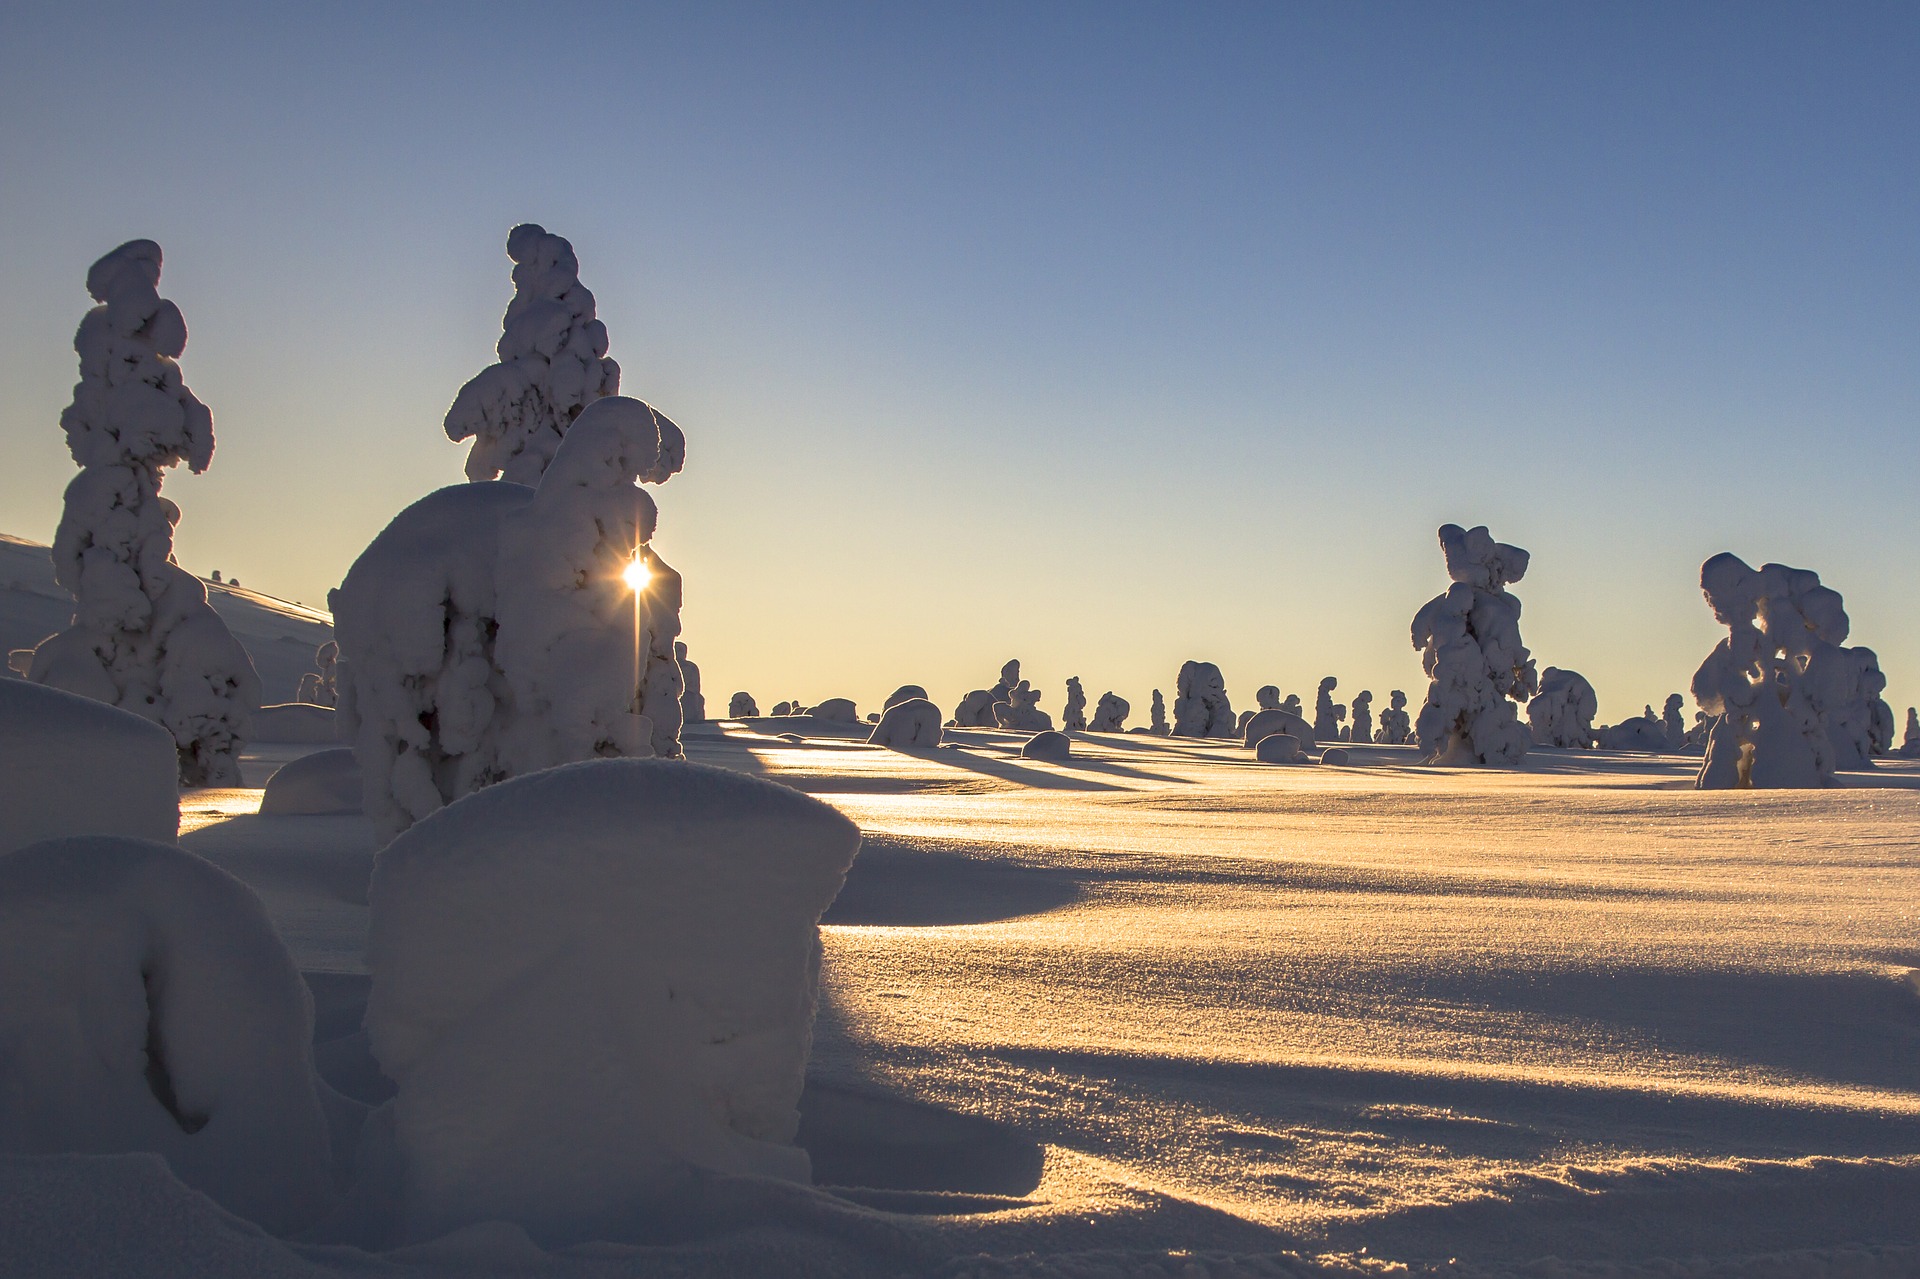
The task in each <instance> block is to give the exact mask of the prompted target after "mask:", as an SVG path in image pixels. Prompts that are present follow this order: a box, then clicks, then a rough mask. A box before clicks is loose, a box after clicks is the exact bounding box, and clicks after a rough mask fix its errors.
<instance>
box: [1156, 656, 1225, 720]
mask: <svg viewBox="0 0 1920 1279" xmlns="http://www.w3.org/2000/svg"><path fill="white" fill-rule="evenodd" d="M1158 695H1159V692H1158V690H1157V689H1156V690H1155V696H1156V697H1157V696H1158ZM1239 726H1240V723H1239V720H1237V719H1236V718H1234V714H1233V705H1232V704H1231V703H1230V702H1228V701H1227V681H1226V677H1225V676H1223V675H1222V674H1221V673H1220V668H1219V667H1218V666H1215V665H1214V664H1213V663H1212V662H1186V663H1183V664H1182V665H1181V667H1180V674H1179V676H1178V678H1177V680H1176V681H1175V684H1174V699H1173V734H1174V736H1176V737H1232V736H1234V734H1235V732H1236V730H1237V729H1238V728H1239Z"/></svg>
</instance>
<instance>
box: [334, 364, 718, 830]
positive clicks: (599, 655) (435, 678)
mask: <svg viewBox="0 0 1920 1279" xmlns="http://www.w3.org/2000/svg"><path fill="white" fill-rule="evenodd" d="M661 423H662V419H661V418H660V417H659V416H658V415H657V414H655V413H654V411H653V410H652V408H651V407H649V406H648V405H646V404H644V403H642V402H641V401H639V400H633V399H628V398H626V397H624V396H608V397H606V398H604V399H599V400H596V401H594V402H593V404H591V405H589V406H588V408H587V409H586V411H585V412H583V413H582V414H581V415H580V417H579V418H578V420H576V421H575V422H574V423H573V426H572V427H571V428H570V429H569V430H568V432H567V436H566V439H565V441H564V442H563V443H562V445H561V447H560V449H559V451H558V452H557V453H555V455H554V458H553V463H552V465H551V466H549V467H548V468H547V470H546V473H545V474H544V475H543V476H542V477H541V480H540V486H539V487H538V488H528V487H526V486H525V485H521V484H510V483H504V482H502V483H492V484H463V485H456V486H453V487H451V488H444V489H441V490H439V491H438V492H435V493H430V494H428V495H427V496H426V497H424V498H421V499H420V500H419V501H418V502H415V503H414V504H413V505H412V506H409V507H408V508H407V509H406V510H404V511H402V512H401V513H400V514H399V515H398V516H396V517H395V518H394V520H393V522H392V523H391V524H389V525H388V526H387V527H386V529H385V530H384V531H382V532H381V534H380V535H379V536H378V537H376V538H375V539H374V540H373V542H372V544H370V545H369V546H368V547H367V549H366V550H365V551H363V552H362V553H361V555H360V557H359V559H357V560H355V561H354V564H353V567H352V568H351V569H350V570H348V573H347V576H346V580H345V581H344V582H343V583H342V584H341V585H340V587H339V589H338V590H336V591H334V592H333V594H332V597H331V598H332V604H333V610H334V620H335V626H336V628H337V635H338V638H339V642H340V653H341V665H342V667H343V668H344V669H343V673H342V697H341V713H342V714H343V715H344V716H345V717H346V723H345V724H343V725H342V738H343V740H351V741H352V742H353V744H354V749H355V751H356V753H357V754H358V756H359V759H360V765H361V769H362V771H363V772H364V774H365V776H366V786H367V798H366V811H367V816H368V818H369V819H370V820H372V822H373V824H374V827H375V829H376V830H377V831H380V832H383V833H386V834H392V833H394V832H397V831H400V830H403V829H405V828H406V827H407V825H409V824H410V823H412V822H415V821H418V820H420V819H421V818H423V817H425V816H426V815H427V814H428V813H431V812H432V811H434V810H435V809H437V808H439V807H440V806H441V805H443V804H446V803H449V802H451V801H452V800H454V799H457V798H458V797H460V796H461V795H465V794H469V793H471V792H473V791H475V790H478V789H479V788H481V787H483V786H486V785H489V784H491V783H493V782H496V781H500V780H502V779H503V778H507V777H513V776H518V775H520V774H523V773H529V772H533V771H535V770H537V769H541V768H548V767H551V766H553V765H556V764H561V763H566V762H569V761H572V760H580V759H591V758H594V757H596V756H623V755H624V756H648V755H661V756H668V757H672V756H677V755H678V754H679V753H680V726H681V713H682V711H681V703H680V696H681V692H682V685H681V676H680V666H679V662H678V661H677V660H676V658H675V656H674V650H673V641H674V638H675V636H677V635H678V634H679V631H680V601H681V583H680V576H679V574H678V573H675V572H674V571H673V569H672V568H671V567H669V566H668V565H667V564H666V562H665V561H664V560H662V559H661V558H660V556H659V555H658V554H657V553H656V552H655V551H654V550H653V548H652V546H651V545H650V540H651V538H652V536H653V532H654V525H655V522H656V518H657V514H656V509H655V506H654V503H653V499H652V498H651V497H650V496H648V494H647V493H646V492H645V490H643V489H641V488H639V487H637V486H636V485H635V483H634V481H635V479H636V478H639V477H642V476H644V475H646V474H647V473H648V472H649V471H650V470H651V469H652V468H653V467H655V466H656V465H657V464H658V459H659V456H660V452H661V443H662V439H663V427H662V424H661ZM635 560H638V561H639V562H640V563H642V564H644V566H645V567H646V569H647V571H648V574H649V576H648V580H647V582H646V584H645V585H644V586H643V587H642V588H641V589H640V590H639V591H638V592H637V593H636V592H635V591H634V590H633V588H631V587H630V586H629V585H628V584H627V582H626V580H625V578H624V576H623V575H624V573H625V572H626V570H627V569H628V567H629V565H630V564H631V563H632V562H634V561H635Z"/></svg>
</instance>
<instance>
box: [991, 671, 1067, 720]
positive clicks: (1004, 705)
mask: <svg viewBox="0 0 1920 1279" xmlns="http://www.w3.org/2000/svg"><path fill="white" fill-rule="evenodd" d="M993 722H994V726H995V727H996V728H1003V729H1006V730H1008V731H1010V732H1017V733H1045V732H1050V731H1051V730H1052V729H1053V716H1051V715H1049V714H1047V713H1046V712H1045V711H1043V710H1041V709H1040V690H1039V689H1037V688H1035V687H1033V686H1032V685H1031V684H1029V683H1027V681H1025V680H1021V681H1020V682H1019V683H1018V684H1015V685H1014V686H1013V687H1012V688H1010V689H1008V690H1007V700H1006V701H1004V702H995V703H994V704H993Z"/></svg>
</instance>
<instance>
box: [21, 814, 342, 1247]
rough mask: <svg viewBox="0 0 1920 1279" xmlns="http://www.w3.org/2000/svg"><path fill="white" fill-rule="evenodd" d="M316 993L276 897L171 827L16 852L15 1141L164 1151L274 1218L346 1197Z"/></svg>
mask: <svg viewBox="0 0 1920 1279" xmlns="http://www.w3.org/2000/svg"><path fill="white" fill-rule="evenodd" d="M312 1036H313V1003H312V997H311V996H310V995H309V994H308V991H307V986H306V983H305V982H303V981H302V980H301V978H300V974H299V972H298V971H296V970H295V968H294V966H293V961H292V959H290V958H289V957H288V955H287V951H286V948H285V947H284V946H283V945H282V944H281V942H280V939H279V937H277V936H276V935H275V933H274V931H273V927H272V925H271V924H270V923H269V922H268V920H267V914H266V911H265V909H264V908H263V907H262V906H261V904H260V900H259V898H257V897H255V896H254V894H253V891H252V890H251V889H249V888H247V886H246V885H244V884H242V883H241V882H240V881H239V880H237V879H235V878H233V877H232V876H231V875H229V874H227V873H226V872H225V871H223V870H221V869H219V868H218V867H216V866H214V865H213V864H212V863H210V862H207V861H204V860H202V859H201V858H199V857H196V856H194V855H193V854H192V853H188V852H185V851H183V850H182V849H180V848H178V847H175V846H173V845H171V844H159V843H153V842H150V841H146V840H137V839H120V838H114V837H107V836H89V837H83V838H76V839H58V840H49V841H46V842H44V843H39V844H34V845H32V846H30V847H28V848H23V849H18V850H16V851H14V852H11V853H8V854H6V855H5V856H0V1151H4V1152H6V1153H9V1154H41V1155H44V1154H60V1153H69V1152H71V1153H82V1154H112V1153H120V1152H126V1151H151V1152H153V1153H156V1154H159V1155H161V1156H163V1157H164V1158H165V1159H166V1160H167V1162H168V1164H170V1165H171V1166H172V1168H173V1171H174V1173H175V1175H176V1176H178V1177H179V1178H180V1180H182V1181H184V1182H185V1183H187V1184H188V1185H190V1186H193V1187H195V1188H196V1189H198V1190H201V1191H203V1192H205V1193H206V1194H207V1195H208V1196H210V1197H211V1198H212V1199H214V1200H215V1201H216V1202H218V1203H220V1204H221V1205H222V1206H224V1207H226V1208H228V1209H229V1210H231V1211H233V1212H235V1213H238V1214H239V1215H240V1216H242V1217H245V1218H247V1219H248V1220H250V1221H254V1222H258V1223H259V1224H260V1225H262V1226H265V1227H267V1228H268V1229H270V1230H276V1231H281V1232H285V1231H288V1230H292V1229H297V1228H299V1227H301V1226H304V1225H308V1224H310V1223H312V1222H314V1221H315V1220H317V1219H318V1218H319V1217H320V1216H321V1215H322V1214H324V1213H325V1212H326V1211H327V1209H328V1208H330V1207H331V1206H332V1202H333V1193H334V1185H333V1171H332V1166H331V1161H332V1154H331V1150H330V1147H329V1138H328V1131H327V1123H326V1119H325V1116H324V1113H323V1111H322V1108H321V1101H320V1094H319V1091H318V1089H319V1088H320V1087H322V1086H323V1085H319V1084H318V1083H317V1081H316V1080H315V1077H314V1074H313V1064H312V1046H311V1045H312Z"/></svg>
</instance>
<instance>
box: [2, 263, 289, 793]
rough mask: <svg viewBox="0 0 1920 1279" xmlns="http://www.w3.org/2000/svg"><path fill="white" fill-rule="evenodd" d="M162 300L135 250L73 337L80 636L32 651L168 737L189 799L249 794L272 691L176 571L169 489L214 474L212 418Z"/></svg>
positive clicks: (72, 550) (154, 266) (99, 281)
mask: <svg viewBox="0 0 1920 1279" xmlns="http://www.w3.org/2000/svg"><path fill="white" fill-rule="evenodd" d="M159 286H160V246H159V245H157V244H155V243H154V242H153V241H151V240H131V241H129V242H127V243H126V244H123V245H121V246H120V247H119V248H117V249H115V250H114V251H113V252H111V253H109V254H107V255H106V256H105V257H103V258H101V259H100V260H99V261H98V262H95V263H94V264H93V266H92V268H91V269H90V270H88V272H87V292H88V294H90V295H91V296H92V297H93V299H94V301H95V302H97V303H99V305H97V306H95V307H94V308H93V309H92V310H91V311H88V312H87V314H86V317H85V318H84V319H82V320H81V321H80V328H79V331H78V332H76V333H75V334H74V337H73V349H74V351H75V352H77V353H78V354H79V356H80V381H79V384H78V385H76V386H75V387H74V389H73V403H72V404H70V405H68V406H67V409H66V411H65V412H63V413H62V414H61V415H60V425H61V428H62V429H63V430H65V432H66V435H67V449H68V451H69V452H71V453H72V454H73V460H74V461H75V462H76V463H78V464H79V466H80V474H79V475H77V476H75V477H74V479H73V482H72V483H71V484H69V485H67V493H66V505H65V509H64V510H63V511H62V512H61V515H60V527H59V529H58V531H57V532H56V533H55V534H54V539H53V570H54V576H55V578H56V579H57V580H58V581H59V583H60V585H62V586H64V587H65V588H66V589H67V590H68V591H70V592H71V593H72V594H73V598H74V613H73V620H72V622H71V623H70V624H69V625H68V627H67V629H66V630H64V631H61V632H60V633H59V634H57V635H54V636H52V637H51V638H49V639H47V640H46V641H44V642H43V643H41V644H40V646H39V647H38V648H37V649H36V650H35V651H34V656H33V660H32V662H31V664H30V665H29V667H28V672H27V674H28V678H29V679H32V680H33V681H35V682H36V683H40V684H47V685H50V686H52V687H54V688H60V689H65V690H66V691H68V692H70V693H79V694H81V695H82V696H85V697H91V698H94V699H96V700H98V701H102V702H107V703H109V704H111V705H114V706H118V707H120V708H121V709H122V710H127V711H132V712H133V713H134V714H136V715H141V716H144V717H145V718H147V719H150V720H153V721H154V722H155V723H157V724H160V725H161V726H162V727H164V728H166V730H167V731H168V732H170V733H172V734H173V740H174V744H175V745H176V747H177V748H178V750H179V753H180V781H181V784H182V785H186V786H238V785H239V784H240V748H241V745H242V742H243V741H244V739H245V738H246V735H247V729H248V721H249V718H250V717H251V715H252V713H253V709H254V708H255V707H256V706H258V705H259V704H260V678H259V676H258V675H257V674H256V673H255V672H254V669H253V661H252V659H250V658H249V657H248V656H247V651H246V650H245V649H244V648H242V647H241V646H240V643H239V641H237V640H235V639H234V638H233V635H232V633H231V632H229V631H228V630H227V626H226V623H225V622H223V621H221V620H220V615H219V614H218V613H216V612H214V611H213V608H212V606H211V605H209V604H208V603H207V588H206V585H205V583H203V582H201V581H200V579H199V578H197V577H195V576H194V575H193V574H191V573H189V572H187V571H186V570H185V569H182V568H180V567H179V566H178V565H177V564H175V563H174V562H173V527H174V525H175V524H177V523H178V522H179V520H180V508H179V507H177V506H175V505H174V504H173V503H172V502H170V501H168V500H167V499H166V498H164V497H162V496H161V495H160V482H161V479H162V476H163V474H164V473H165V472H166V470H167V469H168V468H169V467H173V466H177V465H179V464H180V463H182V462H185V463H186V464H187V467H188V469H189V470H191V471H193V472H194V473H195V474H198V473H200V472H202V471H204V470H206V469H207V466H208V464H209V463H211V462H212V460H213V414H212V413H210V412H208V410H207V406H206V405H204V404H202V403H201V402H200V401H199V400H198V399H197V398H195V396H194V394H193V392H192V391H190V390H188V389H187V385H186V383H185V382H184V381H183V380H182V379H181V376H180V366H179V364H177V363H176V361H177V360H178V359H179V357H180V354H181V352H183V351H184V350H185V349H186V345H187V324H186V321H185V319H183V318H182V317H181V314H180V308H179V307H177V306H175V305H174V304H173V303H172V302H170V301H168V300H166V299H165V298H162V297H161V296H160V292H159Z"/></svg>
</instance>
